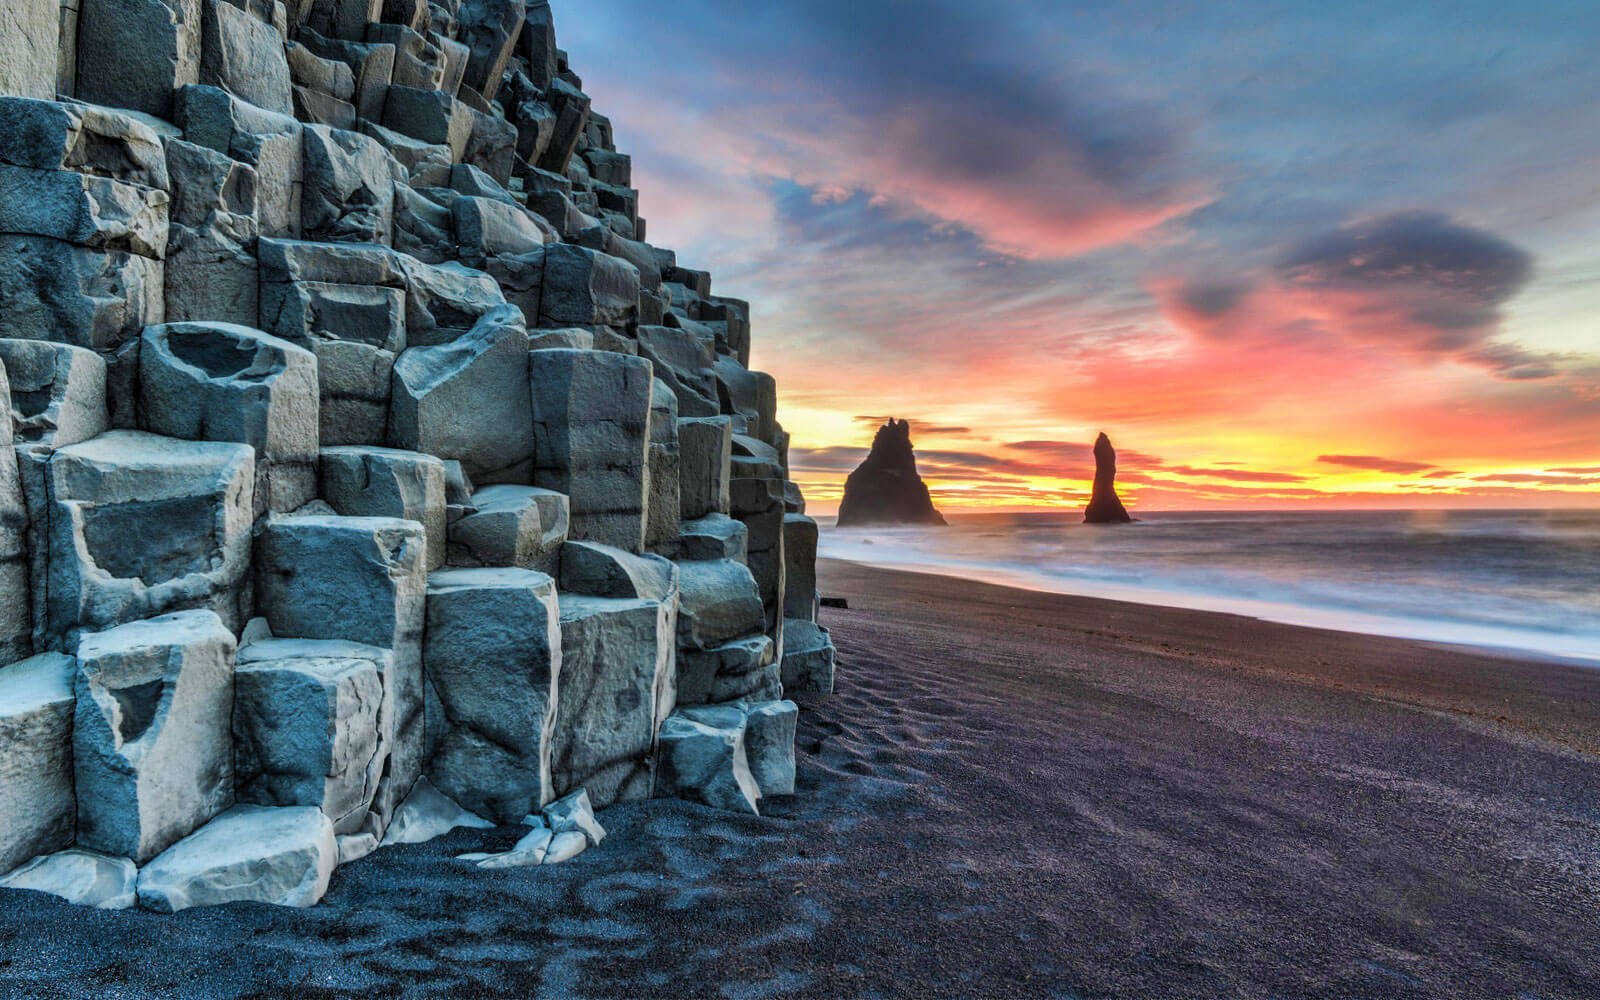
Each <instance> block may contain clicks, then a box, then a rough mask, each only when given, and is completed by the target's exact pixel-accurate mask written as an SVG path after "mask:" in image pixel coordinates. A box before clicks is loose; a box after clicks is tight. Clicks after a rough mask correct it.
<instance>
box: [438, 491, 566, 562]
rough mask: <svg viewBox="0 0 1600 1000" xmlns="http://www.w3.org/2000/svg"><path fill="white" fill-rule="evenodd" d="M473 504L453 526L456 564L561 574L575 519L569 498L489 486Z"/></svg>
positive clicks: (452, 555)
mask: <svg viewBox="0 0 1600 1000" xmlns="http://www.w3.org/2000/svg"><path fill="white" fill-rule="evenodd" d="M470 506H471V507H472V512H471V513H468V514H464V515H463V516H462V517H461V518H459V519H458V520H456V521H455V522H453V523H452V524H451V525H450V562H451V563H452V564H454V565H478V566H514V567H517V568H519V569H532V570H538V571H539V572H541V573H549V574H552V575H554V574H556V573H557V572H559V559H560V552H561V548H562V545H563V543H565V542H566V540H567V526H568V523H569V520H570V516H571V515H570V513H569V509H568V506H567V497H566V495H565V494H561V493H557V492H555V491H554V490H544V489H539V488H538V487H535V486H509V485H502V486H487V487H484V488H483V489H481V490H479V491H478V492H476V493H474V494H472V497H471V501H470Z"/></svg>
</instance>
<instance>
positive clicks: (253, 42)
mask: <svg viewBox="0 0 1600 1000" xmlns="http://www.w3.org/2000/svg"><path fill="white" fill-rule="evenodd" d="M200 22H201V33H200V79H199V82H200V83H203V84H206V85H208V86H212V87H217V88H219V89H221V90H225V91H227V92H228V93H230V94H233V95H235V96H237V97H240V98H242V99H243V100H246V101H249V102H250V103H251V104H254V105H256V106H257V107H260V108H266V109H267V110H268V111H276V112H277V113H278V114H281V115H292V114H294V102H293V101H292V100H291V99H290V94H289V63H288V60H287V59H285V57H284V51H283V38H282V37H281V36H280V35H279V34H278V32H277V31H276V30H275V29H274V28H273V27H272V25H270V24H268V23H267V22H265V21H263V20H261V19H260V18H256V17H252V16H251V15H250V14H247V13H246V12H245V11H244V10H243V9H241V8H240V7H238V6H235V5H234V4H232V3H229V2H226V0H202V13H201V19H200ZM107 61H121V62H138V61H139V60H138V58H136V57H135V58H129V57H127V56H123V57H122V58H121V59H116V58H115V57H112V59H110V60H107ZM185 82H192V81H185Z"/></svg>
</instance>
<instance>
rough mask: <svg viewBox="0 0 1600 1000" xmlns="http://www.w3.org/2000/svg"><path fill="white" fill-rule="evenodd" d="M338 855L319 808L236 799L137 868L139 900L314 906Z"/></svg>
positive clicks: (165, 907) (147, 905)
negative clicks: (240, 802) (247, 802)
mask: <svg viewBox="0 0 1600 1000" xmlns="http://www.w3.org/2000/svg"><path fill="white" fill-rule="evenodd" d="M338 863H339V847H338V843H337V842H336V840H335V839H334V833H333V825H332V824H331V823H329V822H328V817H326V816H324V815H323V814H322V811H321V810H320V809H313V808H309V807H303V806H302V807H292V808H281V809H275V808H270V807H266V806H254V805H241V806H235V807H234V808H232V809H230V810H228V811H227V812H225V813H223V814H222V815H221V816H218V817H217V818H216V819H214V820H212V821H211V822H210V823H208V824H206V825H205V826H204V827H202V828H201V829H200V830H199V831H198V832H197V833H194V834H191V835H190V836H188V837H186V838H184V839H183V840H181V841H179V842H178V843H177V844H176V845H174V846H173V847H171V848H170V849H168V850H167V851H166V852H165V853H163V854H162V855H161V856H160V857H158V858H156V859H155V860H154V861H152V862H150V863H149V864H148V865H146V866H144V868H143V869H141V870H140V872H139V905H140V906H141V907H143V908H144V909H147V910H155V911H156V912H158V913H176V912H178V911H179V910H186V909H188V908H189V907H191V906H220V905H222V904H223V903H272V904H274V905H277V906H293V907H307V906H315V905H316V903H317V901H318V900H320V899H321V898H322V896H323V894H324V893H326V892H327V891H328V881H329V879H331V878H332V877H333V869H334V867H335V866H336V865H337V864H338Z"/></svg>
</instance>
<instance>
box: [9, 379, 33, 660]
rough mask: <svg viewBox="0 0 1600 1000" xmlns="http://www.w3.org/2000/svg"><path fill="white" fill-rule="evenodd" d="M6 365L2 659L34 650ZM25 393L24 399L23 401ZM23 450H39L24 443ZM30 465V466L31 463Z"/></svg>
mask: <svg viewBox="0 0 1600 1000" xmlns="http://www.w3.org/2000/svg"><path fill="white" fill-rule="evenodd" d="M12 399H13V396H12V393H11V389H10V386H9V383H8V382H7V379H6V369H5V364H4V363H0V404H4V406H5V410H4V411H0V595H3V597H4V600H0V659H3V660H4V661H5V662H11V661H14V660H18V659H22V658H25V657H27V656H28V655H29V654H31V653H32V652H33V602H32V595H31V594H30V593H29V590H28V584H29V581H28V542H29V535H30V525H29V522H28V508H27V501H26V499H25V497H26V494H25V492H24V490H23V485H22V475H21V468H20V463H19V462H18V461H17V451H16V450H15V447H14V445H13V437H12V432H11V427H12V422H11V414H10V409H11V401H12ZM26 399H27V397H26V396H24V397H23V400H24V401H26ZM23 448H24V450H25V451H34V452H37V451H40V450H42V449H41V448H40V447H39V446H37V445H24V446H23ZM29 464H30V469H31V467H32V465H33V463H31V462H30V463H29Z"/></svg>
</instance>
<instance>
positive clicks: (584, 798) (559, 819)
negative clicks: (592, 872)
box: [540, 788, 606, 847]
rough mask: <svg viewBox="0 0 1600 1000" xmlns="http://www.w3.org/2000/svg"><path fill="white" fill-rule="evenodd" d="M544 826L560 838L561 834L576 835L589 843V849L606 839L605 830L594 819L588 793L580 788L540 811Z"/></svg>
mask: <svg viewBox="0 0 1600 1000" xmlns="http://www.w3.org/2000/svg"><path fill="white" fill-rule="evenodd" d="M540 815H541V816H542V817H543V818H544V821H545V825H547V826H548V827H549V828H550V832H551V833H553V834H555V835H557V836H560V835H561V834H563V833H578V834H581V835H582V836H583V838H584V839H585V840H586V841H588V842H589V845H590V846H591V847H597V846H599V844H600V841H602V840H604V839H606V828H605V827H603V826H601V825H600V821H599V820H597V819H595V818H594V807H593V805H592V804H591V803H590V802H589V793H588V792H587V791H585V790H583V789H582V788H580V789H578V790H577V791H575V792H572V793H570V794H568V795H564V796H562V797H561V798H559V799H557V800H556V801H554V802H552V803H550V804H549V805H547V806H545V807H544V808H543V809H542V810H540Z"/></svg>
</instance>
